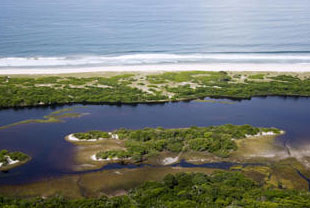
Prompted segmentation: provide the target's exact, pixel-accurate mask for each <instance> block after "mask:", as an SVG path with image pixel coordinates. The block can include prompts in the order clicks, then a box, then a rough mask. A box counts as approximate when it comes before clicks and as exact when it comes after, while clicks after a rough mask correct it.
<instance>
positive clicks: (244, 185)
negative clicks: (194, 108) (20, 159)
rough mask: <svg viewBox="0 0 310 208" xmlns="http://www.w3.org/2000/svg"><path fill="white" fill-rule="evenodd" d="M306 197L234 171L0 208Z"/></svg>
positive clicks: (133, 207) (282, 203)
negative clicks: (124, 192) (104, 194)
mask: <svg viewBox="0 0 310 208" xmlns="http://www.w3.org/2000/svg"><path fill="white" fill-rule="evenodd" d="M309 204H310V194H309V193H308V192H301V191H293V190H276V189H268V190H266V189H264V188H263V187H262V186H260V185H258V184H256V183H255V182H254V181H252V180H251V179H249V178H247V177H245V176H244V175H242V174H240V173H238V172H223V171H219V172H215V173H213V174H211V175H205V174H202V173H178V174H176V175H171V174H169V175H167V176H165V178H164V179H163V180H162V181H161V182H146V183H144V184H143V185H141V186H139V187H137V188H135V189H132V190H131V191H129V193H128V195H124V196H117V197H112V198H107V197H101V198H94V199H77V200H72V199H71V200H69V199H64V198H63V197H55V198H47V199H41V198H33V199H11V198H6V197H0V207H20V208H34V207H35V208H41V207H42V208H43V207H44V208H46V207H63V208H71V207H104V208H112V207H113V208H114V207H119V208H125V207H126V208H127V207H128V208H140V207H158V208H159V207H171V208H188V207H196V208H200V207H201V208H204V207H214V208H220V207H262V208H263V207H284V208H299V207H300V208H301V207H309Z"/></svg>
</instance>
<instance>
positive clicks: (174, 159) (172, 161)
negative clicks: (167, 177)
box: [162, 157, 179, 165]
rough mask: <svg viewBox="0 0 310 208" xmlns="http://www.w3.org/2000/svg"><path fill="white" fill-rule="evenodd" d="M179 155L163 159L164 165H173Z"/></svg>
mask: <svg viewBox="0 0 310 208" xmlns="http://www.w3.org/2000/svg"><path fill="white" fill-rule="evenodd" d="M178 160H179V157H166V158H165V159H163V161H162V164H163V165H171V164H173V163H176V162H178Z"/></svg>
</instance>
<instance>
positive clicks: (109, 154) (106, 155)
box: [96, 150, 130, 159]
mask: <svg viewBox="0 0 310 208" xmlns="http://www.w3.org/2000/svg"><path fill="white" fill-rule="evenodd" d="M129 156H130V154H129V153H128V152H127V151H121V150H118V151H116V150H112V151H104V152H99V153H97V154H96V158H97V159H114V158H117V159H126V158H129Z"/></svg>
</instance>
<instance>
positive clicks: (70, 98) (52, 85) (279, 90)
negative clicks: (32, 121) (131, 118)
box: [0, 71, 310, 108]
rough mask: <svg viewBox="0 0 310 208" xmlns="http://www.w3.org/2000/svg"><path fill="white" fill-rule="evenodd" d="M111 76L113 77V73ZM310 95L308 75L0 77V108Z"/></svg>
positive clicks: (195, 74)
mask: <svg viewBox="0 0 310 208" xmlns="http://www.w3.org/2000/svg"><path fill="white" fill-rule="evenodd" d="M111 74H112V75H111ZM253 96H307V97H308V96H310V76H309V74H308V73H287V72H286V73H275V72H268V73H262V72H260V73H258V72H256V73H255V72H206V71H187V72H164V73H162V72H156V73H130V74H124V73H123V74H116V75H115V74H113V73H107V74H103V75H102V74H101V75H96V74H95V75H91V74H90V76H89V77H87V74H86V75H83V76H80V77H79V76H74V75H69V76H65V75H62V76H61V77H59V76H51V75H50V76H39V77H29V76H25V77H19V76H17V77H10V76H2V77H0V108H10V107H25V106H42V105H56V104H70V103H82V104H87V103H92V104H98V103H113V104H114V103H117V104H119V103H153V102H169V101H181V100H192V99H200V98H204V97H226V98H234V99H249V98H251V97H253Z"/></svg>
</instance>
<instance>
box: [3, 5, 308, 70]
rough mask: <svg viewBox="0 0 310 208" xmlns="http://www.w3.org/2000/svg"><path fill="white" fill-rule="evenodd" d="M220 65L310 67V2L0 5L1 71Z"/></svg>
mask: <svg viewBox="0 0 310 208" xmlns="http://www.w3.org/2000/svg"><path fill="white" fill-rule="evenodd" d="M218 63H219V64H223V63H225V64H296V65H307V64H310V1H309V0H275V1H270V0H220V1H219V0H114V1H112V0H53V1H51V0H27V1H25V0H1V1H0V70H1V69H10V68H25V69H28V68H31V69H32V68H44V67H48V68H53V67H55V68H63V67H101V66H124V65H125V66H126V65H129V66H130V65H157V64H158V65H160V64H218Z"/></svg>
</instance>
